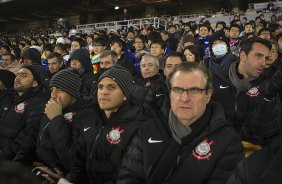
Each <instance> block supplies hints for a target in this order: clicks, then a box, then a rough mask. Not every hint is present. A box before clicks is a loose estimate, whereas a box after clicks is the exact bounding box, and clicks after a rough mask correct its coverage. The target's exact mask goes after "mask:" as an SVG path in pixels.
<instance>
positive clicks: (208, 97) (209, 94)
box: [206, 89, 212, 103]
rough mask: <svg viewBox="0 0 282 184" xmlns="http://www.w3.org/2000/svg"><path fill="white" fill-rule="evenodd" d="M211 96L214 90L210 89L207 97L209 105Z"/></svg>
mask: <svg viewBox="0 0 282 184" xmlns="http://www.w3.org/2000/svg"><path fill="white" fill-rule="evenodd" d="M211 96H212V90H211V89H209V90H208V94H207V96H206V103H209V102H210V100H211Z"/></svg>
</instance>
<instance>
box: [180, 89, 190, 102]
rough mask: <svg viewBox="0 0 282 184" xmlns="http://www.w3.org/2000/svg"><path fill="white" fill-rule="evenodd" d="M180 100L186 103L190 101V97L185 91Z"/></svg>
mask: <svg viewBox="0 0 282 184" xmlns="http://www.w3.org/2000/svg"><path fill="white" fill-rule="evenodd" d="M180 100H181V101H183V102H187V101H190V100H191V95H189V94H188V92H187V91H184V92H183V93H182V94H181V95H180Z"/></svg>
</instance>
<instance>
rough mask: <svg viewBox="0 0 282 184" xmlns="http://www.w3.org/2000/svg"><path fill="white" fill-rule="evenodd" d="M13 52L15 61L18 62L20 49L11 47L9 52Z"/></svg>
mask: <svg viewBox="0 0 282 184" xmlns="http://www.w3.org/2000/svg"><path fill="white" fill-rule="evenodd" d="M12 50H13V51H14V56H15V59H17V60H18V61H19V60H20V58H21V49H20V48H19V47H17V46H13V47H12V49H11V51H12Z"/></svg>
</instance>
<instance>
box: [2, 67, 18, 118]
mask: <svg viewBox="0 0 282 184" xmlns="http://www.w3.org/2000/svg"><path fill="white" fill-rule="evenodd" d="M15 77H16V75H15V74H14V73H13V72H10V71H9V70H3V69H0V118H1V117H2V116H3V112H4V110H5V108H8V107H10V106H11V105H12V103H13V98H14V90H13V87H14V80H15Z"/></svg>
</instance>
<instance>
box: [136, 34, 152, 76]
mask: <svg viewBox="0 0 282 184" xmlns="http://www.w3.org/2000/svg"><path fill="white" fill-rule="evenodd" d="M133 47H134V49H135V51H134V52H133V55H134V57H135V60H134V69H135V71H140V60H141V58H142V56H144V55H145V54H147V53H149V51H147V50H146V49H145V43H144V41H143V37H142V36H140V35H137V36H135V38H134V40H133Z"/></svg>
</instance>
